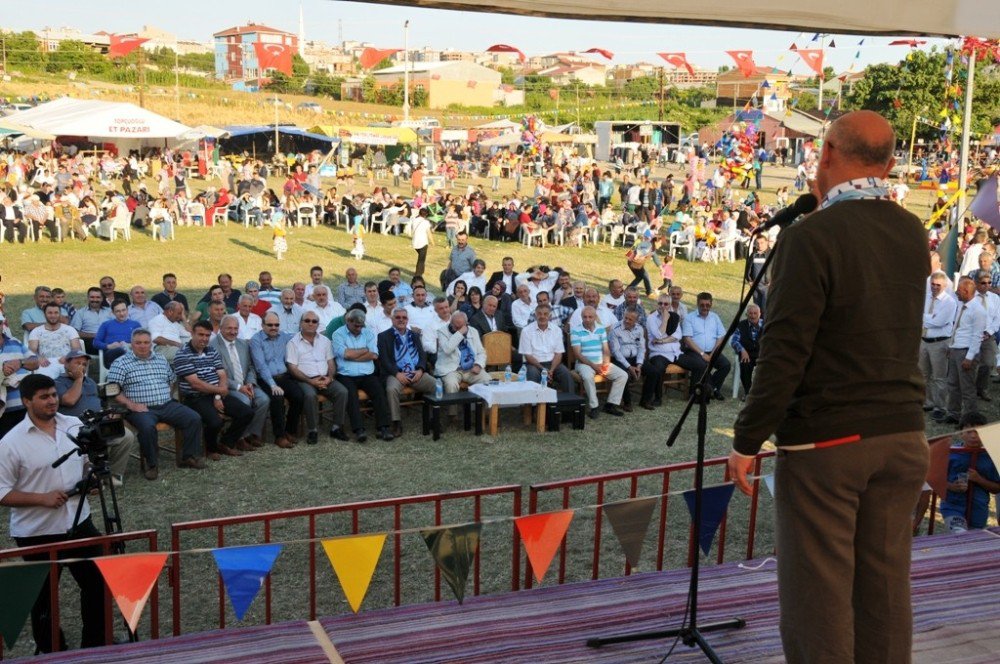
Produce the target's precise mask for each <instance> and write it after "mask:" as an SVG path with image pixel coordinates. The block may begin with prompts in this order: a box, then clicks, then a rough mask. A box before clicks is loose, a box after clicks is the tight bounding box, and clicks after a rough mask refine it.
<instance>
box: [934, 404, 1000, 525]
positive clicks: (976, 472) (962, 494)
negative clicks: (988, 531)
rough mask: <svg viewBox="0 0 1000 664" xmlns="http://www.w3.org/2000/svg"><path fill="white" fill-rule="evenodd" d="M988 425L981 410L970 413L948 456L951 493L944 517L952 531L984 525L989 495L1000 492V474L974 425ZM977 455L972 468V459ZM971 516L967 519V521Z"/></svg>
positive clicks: (944, 502)
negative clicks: (983, 447)
mask: <svg viewBox="0 0 1000 664" xmlns="http://www.w3.org/2000/svg"><path fill="white" fill-rule="evenodd" d="M984 424H986V417H985V416H984V415H982V414H981V413H969V414H968V415H966V416H965V417H963V418H962V421H961V422H960V423H959V432H960V433H959V434H958V436H957V437H956V438H955V441H954V443H953V444H952V446H951V453H950V454H949V455H948V492H947V493H946V494H945V496H944V498H943V499H942V500H941V506H940V510H941V517H942V518H943V519H944V523H945V526H947V528H948V530H949V531H950V532H953V533H962V532H965V531H967V530H968V529H969V528H985V527H986V519H987V517H988V516H989V513H990V496H991V495H993V494H995V493H1000V474H998V473H997V469H996V466H994V465H993V460H992V459H990V455H989V454H988V453H987V452H986V450H984V449H982V446H983V443H982V441H981V440H980V439H979V432H978V431H976V430H975V429H974V428H972V427H978V426H983V425H984ZM973 454H976V457H975V459H976V463H975V466H974V467H973V466H972V465H971V464H972V458H973ZM966 515H968V520H966Z"/></svg>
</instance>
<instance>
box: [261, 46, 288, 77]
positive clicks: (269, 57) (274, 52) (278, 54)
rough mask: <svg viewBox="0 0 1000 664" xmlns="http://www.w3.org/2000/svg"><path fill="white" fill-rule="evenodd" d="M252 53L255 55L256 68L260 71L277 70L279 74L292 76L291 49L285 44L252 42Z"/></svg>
mask: <svg viewBox="0 0 1000 664" xmlns="http://www.w3.org/2000/svg"><path fill="white" fill-rule="evenodd" d="M253 50H254V53H256V54H257V68H258V69H259V70H260V71H262V72H263V71H264V70H265V69H277V70H278V71H280V72H283V73H285V74H287V75H288V76H291V75H292V47H291V46H286V45H285V44H271V43H267V42H254V43H253Z"/></svg>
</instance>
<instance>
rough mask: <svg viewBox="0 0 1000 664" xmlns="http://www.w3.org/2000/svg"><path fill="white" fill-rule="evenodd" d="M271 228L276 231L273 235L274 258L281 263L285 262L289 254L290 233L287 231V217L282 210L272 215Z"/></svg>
mask: <svg viewBox="0 0 1000 664" xmlns="http://www.w3.org/2000/svg"><path fill="white" fill-rule="evenodd" d="M271 227H272V228H273V229H274V230H273V232H272V234H271V242H272V245H273V246H272V248H273V250H274V257H275V258H277V259H278V260H279V261H280V260H284V257H285V254H286V253H287V252H288V239H287V237H286V236H287V235H288V231H287V230H285V215H284V213H282V212H281V211H280V210H279V211H277V212H275V213H273V214H272V215H271Z"/></svg>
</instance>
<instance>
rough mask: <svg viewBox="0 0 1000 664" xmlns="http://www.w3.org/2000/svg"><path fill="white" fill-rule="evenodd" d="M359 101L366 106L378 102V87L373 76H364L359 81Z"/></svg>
mask: <svg viewBox="0 0 1000 664" xmlns="http://www.w3.org/2000/svg"><path fill="white" fill-rule="evenodd" d="M361 101H363V102H365V103H366V104H374V103H376V102H378V86H377V85H376V83H375V77H374V76H365V77H364V79H362V81H361Z"/></svg>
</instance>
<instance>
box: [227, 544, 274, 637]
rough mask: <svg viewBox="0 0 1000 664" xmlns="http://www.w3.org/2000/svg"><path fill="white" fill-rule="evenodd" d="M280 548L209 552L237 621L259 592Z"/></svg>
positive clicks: (247, 547)
mask: <svg viewBox="0 0 1000 664" xmlns="http://www.w3.org/2000/svg"><path fill="white" fill-rule="evenodd" d="M281 549H282V545H281V544H261V545H259V546H236V547H227V548H225V549H215V550H213V551H212V556H214V557H215V564H216V566H218V568H219V574H221V575H222V582H223V583H224V584H225V586H226V593H227V594H228V595H229V601H230V602H232V603H233V612H234V613H235V614H236V617H237V618H238V619H239V620H243V616H245V615H246V612H247V609H249V608H250V605H251V604H252V603H253V600H254V598H255V597H257V593H259V592H260V588H261V586H262V585H264V578H265V577H266V576H267V575H268V574H269V573H270V572H271V568H272V567H273V566H274V561H275V560H277V558H278V555H279V554H280V553H281Z"/></svg>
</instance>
